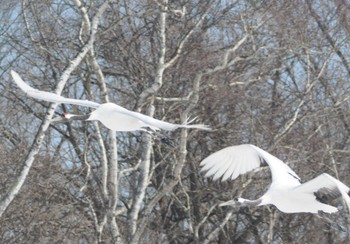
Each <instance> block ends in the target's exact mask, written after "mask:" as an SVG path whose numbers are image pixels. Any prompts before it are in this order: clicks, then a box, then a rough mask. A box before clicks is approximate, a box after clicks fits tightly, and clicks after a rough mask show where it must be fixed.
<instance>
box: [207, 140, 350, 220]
mask: <svg viewBox="0 0 350 244" xmlns="http://www.w3.org/2000/svg"><path fill="white" fill-rule="evenodd" d="M262 162H266V163H267V164H268V166H269V167H270V170H271V176H272V183H271V185H270V187H269V189H268V190H267V192H266V193H265V194H263V196H262V197H260V198H259V199H257V200H247V199H243V198H239V199H238V202H239V203H241V204H245V205H256V206H261V205H267V204H273V205H275V206H276V207H277V208H278V209H279V210H280V211H282V212H285V213H299V212H309V213H318V211H323V212H326V213H334V212H336V211H338V209H337V208H335V207H333V206H331V205H328V204H325V203H322V202H321V201H319V197H320V196H322V197H323V198H324V197H325V196H327V197H328V198H336V197H339V196H342V197H343V199H344V200H345V202H346V204H347V206H348V208H349V210H350V197H349V195H348V193H349V190H350V189H349V187H347V186H346V185H344V184H343V183H342V182H340V181H339V180H337V179H335V178H334V177H332V176H330V175H329V174H327V173H323V174H321V175H319V176H317V177H316V178H314V179H312V180H310V181H308V182H306V183H303V184H301V183H300V178H299V176H298V175H297V174H296V173H295V172H294V171H293V170H292V169H291V168H290V167H289V166H288V165H286V164H285V163H284V162H282V161H281V160H280V159H278V158H276V157H275V156H273V155H271V154H269V153H268V152H266V151H264V150H262V149H261V148H258V147H256V146H254V145H239V146H232V147H227V148H224V149H222V150H220V151H218V152H215V153H213V154H212V155H210V156H208V157H207V158H205V159H204V160H203V161H202V162H201V164H200V165H201V166H202V169H201V170H202V171H207V172H206V174H205V176H206V177H210V176H213V179H214V180H217V179H219V178H221V179H222V181H224V180H227V179H229V178H230V179H231V180H234V179H236V178H237V177H238V176H239V175H241V174H244V173H247V172H249V171H252V170H254V169H256V168H258V167H260V165H261V163H262ZM318 196H319V197H318ZM233 202H234V201H232V200H231V201H228V202H226V203H223V204H221V206H225V205H229V204H232V203H233Z"/></svg>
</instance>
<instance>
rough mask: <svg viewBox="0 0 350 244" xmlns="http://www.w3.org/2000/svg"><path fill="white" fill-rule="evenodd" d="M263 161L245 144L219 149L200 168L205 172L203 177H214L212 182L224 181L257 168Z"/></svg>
mask: <svg viewBox="0 0 350 244" xmlns="http://www.w3.org/2000/svg"><path fill="white" fill-rule="evenodd" d="M263 161H264V159H263V158H262V157H261V156H260V155H259V154H258V153H257V151H256V150H255V149H254V148H253V147H251V146H250V145H247V144H245V145H239V146H231V147H227V148H224V149H221V150H220V151H217V152H215V153H213V154H211V155H210V156H208V157H207V158H205V159H204V160H203V161H202V162H201V163H200V166H202V167H203V168H202V169H201V171H207V173H206V174H205V177H210V176H214V177H213V179H214V180H217V179H219V178H220V177H222V181H225V180H227V179H228V178H230V177H231V180H234V179H236V178H237V177H238V176H239V175H241V174H244V173H247V172H249V171H251V170H253V169H256V168H258V167H259V166H260V164H261V163H262V162H263Z"/></svg>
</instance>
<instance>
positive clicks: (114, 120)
mask: <svg viewBox="0 0 350 244" xmlns="http://www.w3.org/2000/svg"><path fill="white" fill-rule="evenodd" d="M11 75H12V78H13V80H14V81H15V82H16V84H17V85H18V86H19V88H21V90H22V91H23V92H24V93H26V94H27V95H28V96H30V97H33V98H35V99H39V100H44V101H47V102H53V103H66V104H72V105H79V106H85V107H90V108H94V109H96V110H94V111H93V112H91V113H90V114H87V115H73V114H65V117H66V119H68V120H87V121H89V120H98V121H100V122H101V123H102V124H103V125H105V126H106V127H107V128H109V129H111V130H113V131H137V130H141V131H147V130H146V129H147V128H150V129H152V130H153V131H157V130H168V131H172V130H175V129H178V128H187V129H190V128H194V129H200V130H210V128H209V127H208V126H206V125H202V124H189V123H190V122H187V123H185V124H182V125H179V124H173V123H168V122H165V121H161V120H158V119H155V118H152V117H150V116H147V115H144V114H141V113H138V112H133V111H130V110H127V109H125V108H123V107H121V106H119V105H117V104H114V103H104V104H99V103H96V102H92V101H88V100H79V99H70V98H65V97H62V96H60V95H57V94H54V93H51V92H45V91H39V90H37V89H35V88H33V87H31V86H29V85H28V84H26V83H25V82H24V81H23V80H22V79H21V77H20V76H19V75H18V74H17V73H16V72H15V71H13V70H11Z"/></svg>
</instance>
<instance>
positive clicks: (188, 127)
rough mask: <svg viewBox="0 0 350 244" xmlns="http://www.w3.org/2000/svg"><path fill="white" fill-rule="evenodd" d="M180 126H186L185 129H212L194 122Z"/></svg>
mask: <svg viewBox="0 0 350 244" xmlns="http://www.w3.org/2000/svg"><path fill="white" fill-rule="evenodd" d="M180 128H186V129H199V130H206V131H211V130H212V129H211V128H210V127H209V126H207V125H203V124H194V125H182V126H180Z"/></svg>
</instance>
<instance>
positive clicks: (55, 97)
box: [11, 70, 100, 108]
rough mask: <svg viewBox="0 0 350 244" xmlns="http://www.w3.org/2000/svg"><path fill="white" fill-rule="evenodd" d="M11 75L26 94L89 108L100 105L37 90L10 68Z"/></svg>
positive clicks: (49, 100) (48, 100) (53, 101)
mask: <svg viewBox="0 0 350 244" xmlns="http://www.w3.org/2000/svg"><path fill="white" fill-rule="evenodd" d="M11 75H12V78H13V80H14V81H15V82H16V84H17V86H18V87H19V88H21V90H22V91H23V92H24V93H26V94H27V95H28V96H30V97H32V98H35V99H39V100H44V101H47V102H52V103H66V104H73V105H79V106H85V107H90V108H98V107H99V106H100V104H98V103H95V102H92V101H88V100H79V99H70V98H65V97H62V96H60V95H57V94H55V93H51V92H45V91H40V90H37V89H35V88H33V87H31V86H29V85H28V84H27V83H25V82H24V81H23V80H22V78H21V77H20V76H19V75H18V74H17V73H16V72H15V71H13V70H11Z"/></svg>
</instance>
